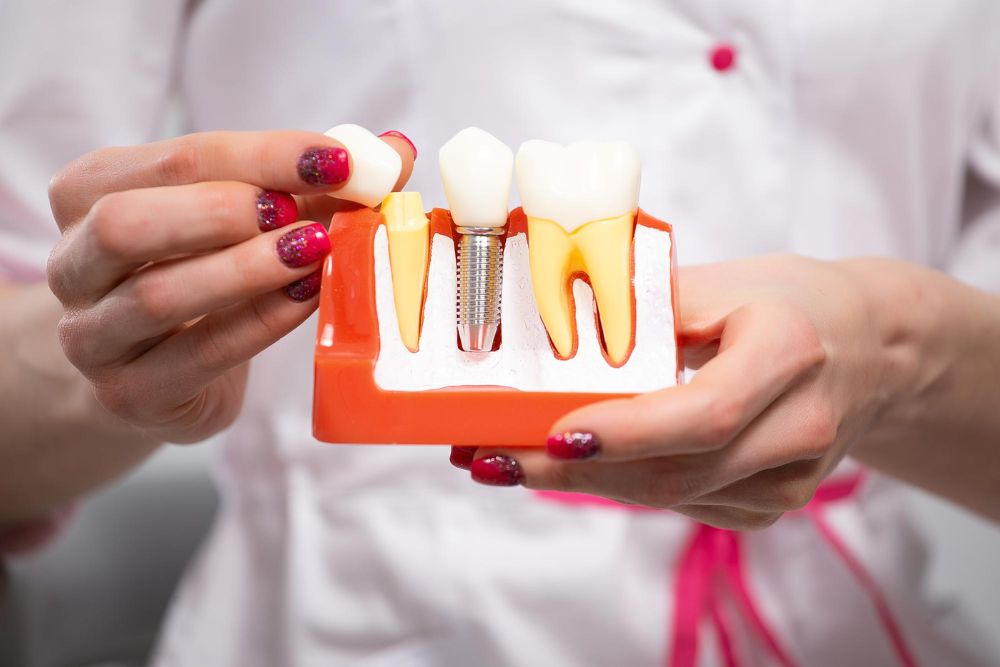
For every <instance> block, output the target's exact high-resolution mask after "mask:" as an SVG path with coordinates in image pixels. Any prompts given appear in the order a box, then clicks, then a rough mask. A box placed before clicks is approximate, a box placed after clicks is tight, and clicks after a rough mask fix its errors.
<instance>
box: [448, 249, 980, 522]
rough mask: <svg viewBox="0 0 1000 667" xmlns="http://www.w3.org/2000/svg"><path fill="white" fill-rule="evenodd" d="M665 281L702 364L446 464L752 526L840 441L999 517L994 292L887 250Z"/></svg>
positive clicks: (827, 466)
mask: <svg viewBox="0 0 1000 667" xmlns="http://www.w3.org/2000/svg"><path fill="white" fill-rule="evenodd" d="M680 294H681V313H682V317H681V323H680V333H681V340H682V342H683V344H684V347H685V355H686V357H687V361H688V363H689V365H693V366H699V365H700V366H701V368H700V370H699V371H698V372H697V374H696V375H695V377H694V379H693V380H692V381H691V383H690V384H688V385H684V386H678V387H672V388H668V389H665V390H663V391H659V392H653V393H649V394H644V395H640V396H637V397H635V398H628V399H621V400H615V401H608V402H603V403H598V404H594V405H592V406H588V407H584V408H582V409H580V410H577V411H575V412H573V413H571V414H568V415H566V416H565V417H563V418H562V419H560V420H559V421H558V422H557V423H556V424H554V425H553V428H552V435H551V436H550V437H549V438H548V442H547V444H546V449H545V450H541V449H539V450H523V449H514V450H499V449H497V450H487V449H483V448H481V449H479V450H478V451H477V452H475V454H474V456H475V459H476V460H475V461H472V458H473V452H472V451H470V450H464V451H463V450H459V451H455V452H453V461H455V462H456V463H457V464H459V465H461V466H463V467H464V466H465V465H469V464H471V468H472V474H473V478H474V479H477V480H478V481H481V482H484V483H488V484H498V485H515V484H523V485H525V486H527V487H530V488H534V489H553V490H560V491H576V492H585V493H590V494H595V495H601V496H605V497H608V498H612V499H615V500H619V501H623V502H626V503H634V504H641V505H647V506H652V507H660V508H670V509H673V510H676V511H679V512H682V513H684V514H687V515H689V516H691V517H692V518H695V519H697V520H699V521H701V522H704V523H708V524H711V525H715V526H718V527H724V528H732V529H752V528H761V527H765V526H768V525H770V524H771V523H773V522H774V521H775V520H776V519H777V518H778V517H779V516H781V514H782V513H783V512H785V511H791V510H796V509H799V508H801V507H803V506H804V505H805V504H806V503H807V502H808V501H809V500H810V499H811V498H812V496H813V493H814V492H815V490H816V488H817V486H818V485H819V483H820V482H821V481H822V480H823V479H824V477H826V475H827V474H828V473H829V472H830V471H831V470H832V469H833V467H834V466H835V465H836V464H837V463H838V462H839V461H840V460H841V459H842V458H843V457H844V456H845V455H847V454H851V455H852V456H854V457H855V458H858V459H860V460H861V461H863V462H865V463H869V464H871V465H873V466H875V467H877V468H880V469H882V470H884V471H886V472H889V473H890V474H894V475H896V476H899V477H902V478H904V479H907V480H908V481H911V482H915V483H917V484H919V485H920V486H922V487H924V488H927V489H931V490H934V491H937V492H939V493H942V494H944V495H946V496H948V497H952V498H955V499H958V500H959V501H960V502H962V503H964V504H966V505H967V506H968V507H970V508H972V509H974V510H977V511H980V512H982V513H984V514H986V515H989V516H994V517H998V514H997V512H998V503H997V499H996V497H995V495H996V494H995V492H992V493H991V492H990V491H989V489H990V488H996V486H995V484H993V485H991V484H989V483H988V480H987V478H989V477H990V476H991V475H992V476H993V477H995V473H990V472H989V470H990V466H989V465H987V466H986V468H983V466H982V464H983V463H984V462H986V461H996V459H997V453H996V451H995V448H994V447H992V445H991V444H990V443H991V438H990V436H989V430H988V424H989V423H990V422H991V421H993V422H994V423H995V418H991V417H990V414H991V411H995V405H993V407H991V401H990V400H989V398H988V397H984V396H983V393H982V391H979V392H977V390H976V389H975V388H976V387H979V388H980V389H982V388H986V387H991V386H995V380H994V379H993V378H994V377H995V373H996V369H995V368H994V366H995V361H991V359H995V352H994V353H993V354H992V355H991V353H990V350H989V346H990V345H991V344H992V343H991V341H995V340H998V338H997V336H998V334H1000V316H998V313H1000V308H997V303H996V301H997V300H996V298H995V297H993V296H991V295H987V294H984V293H981V292H977V291H975V290H971V289H969V288H967V287H965V286H963V285H961V284H960V283H958V282H957V281H954V280H952V279H950V278H948V277H946V276H944V275H943V274H939V273H937V272H934V271H930V270H926V269H922V268H918V267H915V266H913V265H910V264H907V263H904V262H899V261H894V260H884V259H862V260H851V261H843V262H823V261H817V260H811V259H805V258H802V257H795V256H774V257H763V258H757V259H751V260H745V261H739V262H731V263H726V264H718V265H707V266H699V267H691V268H686V269H683V270H682V272H681V277H680ZM941 321H948V322H950V327H949V328H948V329H947V330H944V329H943V328H942V327H940V326H939V325H938V324H937V323H939V322H941ZM986 334H989V335H986ZM956 378H962V381H961V382H956V381H955V380H956ZM986 394H989V392H988V391H987V392H986ZM955 447H962V448H966V449H965V451H968V449H967V448H970V447H971V448H974V449H976V450H978V451H979V456H978V457H976V458H975V459H970V460H975V461H978V462H979V463H978V464H968V463H963V462H962V461H964V460H965V459H957V458H956V457H954V456H953V455H952V453H953V451H954V448H955ZM993 469H994V470H995V467H994V468H993ZM977 471H978V472H977Z"/></svg>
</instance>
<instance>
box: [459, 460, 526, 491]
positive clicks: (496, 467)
mask: <svg viewBox="0 0 1000 667" xmlns="http://www.w3.org/2000/svg"><path fill="white" fill-rule="evenodd" d="M471 470H472V479H473V480H474V481H476V482H479V483H480V484H486V485H488V486H517V485H519V484H521V483H523V482H524V472H523V471H522V470H521V465H520V464H519V463H518V462H517V461H515V460H514V459H512V458H510V457H509V456H487V457H486V458H485V459H479V460H478V461H473V462H472V469H471Z"/></svg>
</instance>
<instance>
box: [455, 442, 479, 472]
mask: <svg viewBox="0 0 1000 667" xmlns="http://www.w3.org/2000/svg"><path fill="white" fill-rule="evenodd" d="M475 455H476V448H475V447H452V448H451V457H449V459H448V460H449V461H451V464H452V465H453V466H455V467H456V468H461V469H462V470H468V469H470V468H471V467H472V459H473V457H475Z"/></svg>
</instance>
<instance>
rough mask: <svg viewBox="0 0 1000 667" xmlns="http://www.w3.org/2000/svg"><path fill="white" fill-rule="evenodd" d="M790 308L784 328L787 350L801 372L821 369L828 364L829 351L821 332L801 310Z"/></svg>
mask: <svg viewBox="0 0 1000 667" xmlns="http://www.w3.org/2000/svg"><path fill="white" fill-rule="evenodd" d="M788 308H789V314H788V316H787V317H786V318H785V326H784V332H785V336H786V349H788V350H791V351H792V353H793V358H794V359H795V361H796V362H797V366H798V370H799V371H800V372H807V371H810V370H813V369H816V368H819V367H821V366H822V365H823V364H824V363H825V362H826V358H827V351H826V347H825V346H824V345H823V340H822V338H821V337H820V334H819V330H818V329H817V328H816V325H815V324H814V323H813V322H812V320H811V319H809V317H807V316H806V315H805V314H804V313H803V312H802V311H801V310H799V309H797V308H792V307H791V306H788Z"/></svg>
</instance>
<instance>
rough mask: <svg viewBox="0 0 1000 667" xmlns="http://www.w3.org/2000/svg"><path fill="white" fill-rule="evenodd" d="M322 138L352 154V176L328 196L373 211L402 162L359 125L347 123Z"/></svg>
mask: <svg viewBox="0 0 1000 667" xmlns="http://www.w3.org/2000/svg"><path fill="white" fill-rule="evenodd" d="M324 134H326V136H328V137H330V138H331V139H336V140H337V141H339V142H340V143H342V144H344V148H346V149H347V150H348V152H349V153H350V154H351V175H350V178H349V179H348V181H347V183H346V184H345V185H344V186H343V187H342V188H340V189H339V190H337V191H336V192H332V193H330V196H331V197H336V198H337V199H348V200H350V201H353V202H357V203H358V204H364V205H365V206H369V207H372V208H374V207H375V206H378V205H379V204H381V203H382V200H383V199H385V196H386V195H387V194H389V193H390V192H392V187H393V186H394V185H396V181H398V180H399V172H401V171H402V170H403V158H401V157H399V153H397V152H396V151H394V150H393V149H392V146H390V145H389V144H387V143H385V142H384V141H382V140H381V139H379V138H378V137H376V136H375V135H374V134H373V133H371V132H369V131H368V130H367V129H365V128H363V127H361V126H360V125H354V124H352V123H346V124H344V125H337V126H336V127H331V128H330V129H329V130H327V131H326V132H325V133H324Z"/></svg>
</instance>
